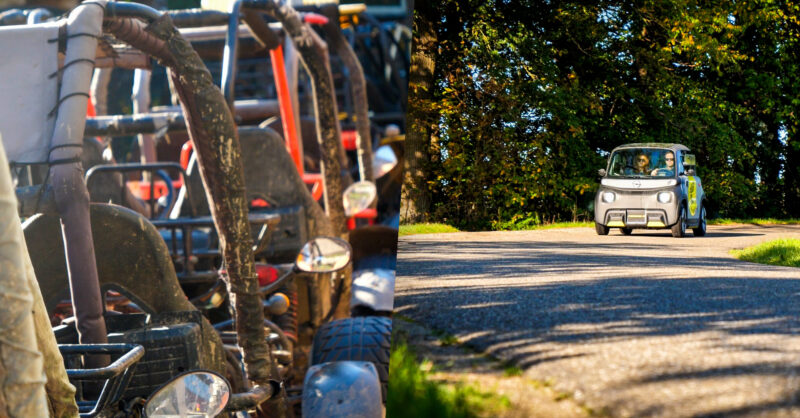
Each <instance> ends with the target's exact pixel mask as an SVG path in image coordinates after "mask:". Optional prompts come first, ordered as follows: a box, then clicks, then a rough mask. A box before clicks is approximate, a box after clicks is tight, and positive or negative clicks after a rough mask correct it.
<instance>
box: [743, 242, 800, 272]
mask: <svg viewBox="0 0 800 418" xmlns="http://www.w3.org/2000/svg"><path fill="white" fill-rule="evenodd" d="M731 254H732V255H733V256H734V257H736V258H738V259H739V260H744V261H750V262H753V263H759V264H770V265H773V266H786V267H800V239H794V238H788V239H777V240H774V241H767V242H763V243H761V244H758V245H755V246H753V247H749V248H745V249H743V250H732V251H731Z"/></svg>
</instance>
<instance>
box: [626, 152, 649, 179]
mask: <svg viewBox="0 0 800 418" xmlns="http://www.w3.org/2000/svg"><path fill="white" fill-rule="evenodd" d="M630 168H631V167H629V170H628V171H629V172H628V173H627V174H639V175H648V174H650V157H648V156H647V154H645V153H643V152H640V153H638V154H636V157H635V158H634V159H633V167H632V169H630Z"/></svg>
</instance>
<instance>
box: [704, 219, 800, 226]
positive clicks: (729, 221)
mask: <svg viewBox="0 0 800 418" xmlns="http://www.w3.org/2000/svg"><path fill="white" fill-rule="evenodd" d="M708 224H709V225H732V224H750V225H800V219H775V218H749V219H731V218H720V219H709V220H708Z"/></svg>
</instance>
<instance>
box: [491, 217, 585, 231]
mask: <svg viewBox="0 0 800 418" xmlns="http://www.w3.org/2000/svg"><path fill="white" fill-rule="evenodd" d="M593 225H594V223H592V222H540V221H539V220H538V218H523V219H513V220H510V221H492V229H493V230H495V231H530V230H534V229H554V228H582V227H588V226H593Z"/></svg>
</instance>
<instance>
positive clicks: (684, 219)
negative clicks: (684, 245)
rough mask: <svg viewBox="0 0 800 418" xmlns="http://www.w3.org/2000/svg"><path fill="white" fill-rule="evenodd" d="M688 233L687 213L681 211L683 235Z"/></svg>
mask: <svg viewBox="0 0 800 418" xmlns="http://www.w3.org/2000/svg"><path fill="white" fill-rule="evenodd" d="M685 233H686V212H685V211H684V210H683V209H681V235H683V234H685Z"/></svg>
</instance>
